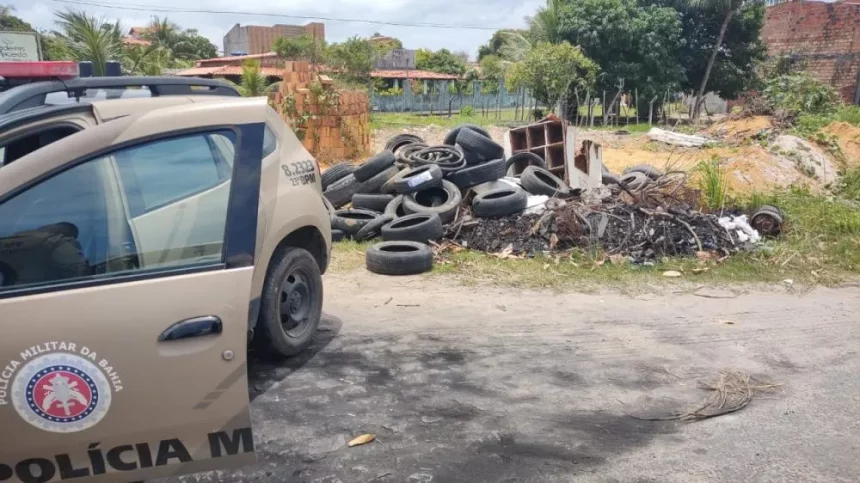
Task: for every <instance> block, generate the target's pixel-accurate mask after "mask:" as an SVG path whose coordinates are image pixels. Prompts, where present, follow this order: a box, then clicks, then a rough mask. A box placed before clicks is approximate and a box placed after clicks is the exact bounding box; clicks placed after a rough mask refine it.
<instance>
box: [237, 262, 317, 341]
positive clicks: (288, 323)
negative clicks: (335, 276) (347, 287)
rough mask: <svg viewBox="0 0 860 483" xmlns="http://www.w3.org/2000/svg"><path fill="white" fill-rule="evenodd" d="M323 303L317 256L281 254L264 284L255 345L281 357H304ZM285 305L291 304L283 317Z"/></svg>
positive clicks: (267, 274)
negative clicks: (302, 354) (302, 352)
mask: <svg viewBox="0 0 860 483" xmlns="http://www.w3.org/2000/svg"><path fill="white" fill-rule="evenodd" d="M282 294H284V295H283V296H282ZM282 300H283V301H284V302H282ZM322 302H323V282H322V275H321V274H320V267H319V265H317V261H316V260H315V259H314V257H313V255H311V254H310V252H308V251H307V250H304V249H302V248H297V247H286V248H284V249H282V250H279V252H277V253H275V255H274V256H273V257H272V262H271V263H270V265H269V269H268V270H267V272H266V279H265V281H264V282H263V292H262V295H261V298H260V318H259V321H258V323H257V325H256V327H255V329H256V330H255V334H254V342H255V345H256V346H257V347H259V348H260V349H262V350H263V351H265V352H266V353H267V354H270V355H275V356H280V357H289V356H294V355H296V354H298V353H300V352H301V351H303V350H304V349H306V348H307V347H308V346H309V345H310V344H311V342H312V341H313V337H314V334H316V331H317V327H319V323H320V317H321V316H322ZM282 304H288V305H287V306H286V307H285V308H286V314H282ZM285 318H286V320H285Z"/></svg>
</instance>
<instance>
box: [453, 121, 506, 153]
mask: <svg viewBox="0 0 860 483" xmlns="http://www.w3.org/2000/svg"><path fill="white" fill-rule="evenodd" d="M457 145H458V146H460V147H461V148H463V150H464V151H466V152H472V153H475V154H477V155H478V156H479V157H481V158H483V159H487V160H489V159H498V158H502V157H504V156H505V148H503V147H502V146H500V145H499V144H498V143H496V142H495V141H493V140H492V139H490V138H489V137H486V136H484V135H483V134H481V133H477V132H475V131H473V130H471V129H463V130H461V131H460V134H458V135H457Z"/></svg>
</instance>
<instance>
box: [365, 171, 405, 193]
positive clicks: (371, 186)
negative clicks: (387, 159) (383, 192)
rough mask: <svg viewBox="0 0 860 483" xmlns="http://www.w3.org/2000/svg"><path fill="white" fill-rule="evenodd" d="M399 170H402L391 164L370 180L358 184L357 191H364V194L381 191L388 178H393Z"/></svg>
mask: <svg viewBox="0 0 860 483" xmlns="http://www.w3.org/2000/svg"><path fill="white" fill-rule="evenodd" d="M399 172H400V170H398V169H397V167H395V166H390V167H388V168H387V169H384V170H382V171H380V172H379V173H376V175H374V176H373V177H372V178H370V179H369V180H367V181H365V182H363V183H359V184H358V190H356V193H363V194H367V193H379V190H380V189H382V187H383V186H384V185H385V183H386V182H387V181H388V180H390V179H391V178H393V177H395V176H397V173H399ZM353 196H355V195H353Z"/></svg>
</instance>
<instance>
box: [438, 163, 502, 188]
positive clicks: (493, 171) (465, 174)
mask: <svg viewBox="0 0 860 483" xmlns="http://www.w3.org/2000/svg"><path fill="white" fill-rule="evenodd" d="M505 170H506V167H505V160H504V159H494V160H492V161H487V162H486V163H484V164H479V165H477V166H469V167H466V168H463V169H461V170H460V171H456V172H454V173H451V174H449V175H448V177H447V179H448V181H450V182H452V183H454V184H455V185H457V187H458V188H460V189H466V188H471V187H472V186H476V185H479V184H481V183H486V182H488V181H495V180H497V179H500V178H504V177H505Z"/></svg>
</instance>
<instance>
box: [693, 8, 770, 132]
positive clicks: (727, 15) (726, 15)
mask: <svg viewBox="0 0 860 483" xmlns="http://www.w3.org/2000/svg"><path fill="white" fill-rule="evenodd" d="M758 1H760V0H747V2H745V1H744V0H691V4H692V6H694V7H698V8H701V9H703V10H713V11H716V12H719V13H720V14H722V16H723V20H722V23H721V24H720V30H719V33H718V34H717V38H716V41H715V42H714V44H713V46H711V56H710V58H709V59H708V63H707V64H706V66H705V73H704V74H703V75H702V82H701V83H700V84H699V90H698V92H697V93H696V104H695V105H694V106H693V121H696V120H698V119H699V113H700V112H701V109H702V99H703V98H704V96H705V89H706V88H707V87H708V79H709V78H710V77H711V70H712V69H713V68H714V62H716V60H717V54H718V53H719V52H720V50H721V49H722V47H723V39H724V38H725V36H726V30H728V27H729V22H730V21H731V20H732V16H734V15H735V14H737V13H738V12H739V11H740V10H741V8H743V6H744V5H745V4H748V3H753V2H758Z"/></svg>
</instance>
